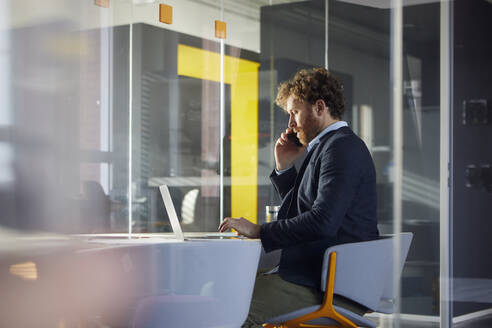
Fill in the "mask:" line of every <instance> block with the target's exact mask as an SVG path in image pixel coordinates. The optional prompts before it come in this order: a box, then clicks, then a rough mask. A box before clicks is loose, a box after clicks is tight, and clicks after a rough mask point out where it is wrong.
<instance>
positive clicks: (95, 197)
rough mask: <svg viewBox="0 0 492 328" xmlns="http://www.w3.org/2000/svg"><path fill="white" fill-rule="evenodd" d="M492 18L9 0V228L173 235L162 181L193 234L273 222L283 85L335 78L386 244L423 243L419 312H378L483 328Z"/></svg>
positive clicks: (217, 0) (451, 5) (407, 7)
mask: <svg viewBox="0 0 492 328" xmlns="http://www.w3.org/2000/svg"><path fill="white" fill-rule="evenodd" d="M162 5H165V6H170V7H172V16H171V18H172V21H171V22H168V23H164V22H161V21H160V20H159V19H160V13H163V11H165V10H166V8H164V7H162V8H161V6H162ZM168 9H169V8H168ZM491 15H492V5H491V4H490V1H487V0H473V1H471V0H456V1H403V0H400V1H396V0H395V1H358V0H315V1H287V0H286V1H274V0H255V1H247V0H243V1H232V0H168V1H165V3H164V2H158V1H153V0H131V1H128V0H95V1H93V0H87V1H85V0H84V1H80V0H50V1H45V2H43V5H42V6H39V8H34V7H33V5H32V2H31V1H27V0H15V1H13V0H10V1H7V0H5V1H0V70H1V72H2V74H0V205H1V207H2V215H1V216H0V228H1V229H2V230H0V232H2V231H6V230H8V229H16V230H18V231H23V232H33V231H42V232H49V233H58V234H60V235H61V236H68V235H69V236H73V235H81V234H83V235H87V234H100V233H101V234H110V233H111V234H118V235H119V236H124V237H125V238H126V237H128V236H132V235H133V236H134V235H135V234H147V233H152V234H154V235H155V234H156V233H163V234H166V233H169V234H170V233H171V231H172V230H171V226H170V223H169V220H168V217H167V214H166V211H165V209H164V204H163V202H162V199H161V196H160V193H159V189H158V187H159V186H160V185H162V184H167V185H168V186H169V188H170V192H171V197H172V199H173V203H174V206H175V208H176V211H177V214H178V217H179V218H180V221H181V225H182V228H183V230H184V231H185V232H187V233H193V232H214V231H216V229H217V226H218V224H219V223H220V221H221V220H222V219H223V218H224V217H227V216H233V217H246V218H248V219H250V220H251V221H252V222H255V223H263V222H265V221H266V220H267V218H266V215H265V206H267V205H280V203H281V200H280V199H279V198H278V196H277V195H276V192H275V190H274V188H273V187H272V185H271V183H270V181H269V175H270V173H271V171H272V169H273V168H274V165H275V163H274V156H273V147H274V144H275V141H276V139H277V138H278V136H279V135H280V133H281V132H282V131H283V130H284V129H285V127H286V126H287V123H288V117H287V116H286V115H285V114H284V113H283V111H282V110H280V109H279V108H278V107H277V106H276V105H275V104H274V99H275V96H276V92H277V86H278V85H279V83H280V82H282V81H284V80H287V79H289V78H291V77H292V76H293V75H294V74H295V72H297V71H298V70H299V69H301V68H308V67H313V66H324V67H327V68H328V69H329V70H330V71H331V72H332V73H333V74H335V75H336V76H338V77H339V78H341V79H342V80H343V82H344V88H345V97H346V114H345V116H344V118H343V119H344V120H345V121H347V122H348V124H349V126H350V127H351V129H352V130H353V131H354V132H355V133H356V134H358V135H359V136H360V137H361V138H362V139H363V140H364V142H365V143H366V145H367V147H368V148H369V150H370V152H371V155H372V157H373V159H374V162H375V165H376V173H377V194H378V220H379V229H380V233H381V234H394V233H398V232H402V231H403V232H412V233H413V242H412V245H411V248H410V251H409V254H408V257H407V259H406V264H405V267H404V269H403V273H402V276H401V280H399V279H398V280H395V287H397V286H401V289H399V295H400V297H399V299H398V302H397V305H398V309H399V312H398V313H400V312H401V315H399V314H398V315H395V316H393V317H391V316H383V315H381V316H379V315H375V314H370V315H369V316H370V317H371V318H375V319H376V320H378V323H379V325H380V326H381V327H387V326H399V325H401V326H405V325H408V326H409V327H411V326H412V325H418V324H421V323H422V322H425V324H428V325H434V326H437V325H439V324H440V325H442V326H446V327H448V326H453V325H454V326H457V327H461V326H465V325H466V324H468V320H482V319H483V317H485V318H486V316H489V315H490V314H491V313H492V312H491V310H490V303H491V302H492V300H491V299H490V297H489V294H490V282H489V280H490V272H491V269H490V265H489V264H488V261H487V260H486V259H487V255H488V253H487V251H488V249H489V246H490V245H489V244H490V242H489V240H490V238H488V235H489V232H490V229H489V225H488V224H487V213H489V212H490V211H489V207H490V205H489V203H490V202H489V201H488V200H489V199H490V189H491V188H490V185H491V183H490V175H491V174H490V165H491V164H490V163H491V154H490V150H489V148H490V147H487V141H488V140H489V139H490V138H489V137H488V136H489V133H490V131H489V130H490V128H489V125H490V120H491V117H490V104H489V102H490V99H488V98H489V97H488V93H489V91H490V90H489V89H490V85H491V83H490V81H489V76H492V75H491V74H488V70H489V68H488V58H489V57H488V55H489V53H490V44H491V43H490V42H489V38H490V37H489V36H488V34H487V33H484V31H487V27H488V22H489V20H490V19H489V18H490V17H491ZM302 160H303V159H302V158H301V159H300V160H299V162H298V163H297V164H300V163H301V162H302ZM448 178H449V181H448ZM448 185H449V187H448ZM9 231H10V230H9ZM163 234H161V235H163ZM60 235H59V236H60ZM139 236H140V235H139ZM395 246H396V247H395V249H396V250H398V249H399V245H395ZM395 259H398V255H397V253H396V252H395ZM448 321H449V322H448Z"/></svg>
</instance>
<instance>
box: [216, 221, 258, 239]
mask: <svg viewBox="0 0 492 328" xmlns="http://www.w3.org/2000/svg"><path fill="white" fill-rule="evenodd" d="M231 228H232V229H236V231H237V232H238V233H239V234H240V235H243V236H245V237H248V238H260V225H258V224H254V223H251V222H250V221H248V220H246V219H245V218H239V219H234V218H225V219H224V221H222V223H221V224H220V225H219V231H220V232H224V231H226V230H227V229H231Z"/></svg>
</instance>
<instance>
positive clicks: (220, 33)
mask: <svg viewBox="0 0 492 328" xmlns="http://www.w3.org/2000/svg"><path fill="white" fill-rule="evenodd" d="M226 30H227V26H226V22H223V21H220V20H216V21H215V37H216V38H219V39H225V38H226Z"/></svg>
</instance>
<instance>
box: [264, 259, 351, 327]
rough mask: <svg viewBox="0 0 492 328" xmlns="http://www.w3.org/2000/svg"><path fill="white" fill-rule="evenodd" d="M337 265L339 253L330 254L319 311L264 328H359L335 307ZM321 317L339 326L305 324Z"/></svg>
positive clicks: (267, 324) (266, 324)
mask: <svg viewBox="0 0 492 328" xmlns="http://www.w3.org/2000/svg"><path fill="white" fill-rule="evenodd" d="M336 263H337V253H336V252H332V253H330V261H329V268H328V279H327V282H326V292H325V296H324V298H323V304H321V307H320V308H319V309H318V310H316V311H314V312H311V313H308V314H305V315H302V316H300V317H298V318H294V319H291V320H289V321H286V322H282V323H279V324H269V323H265V324H263V327H265V328H300V327H302V328H304V327H306V328H331V327H333V328H335V327H336V328H340V327H344V328H357V325H356V324H355V323H353V322H352V321H350V320H349V319H347V318H346V317H344V316H343V315H341V314H340V313H338V312H337V311H336V310H335V308H334V307H333V290H334V288H335V267H336ZM321 317H325V318H330V319H332V320H335V321H336V322H338V323H339V325H336V326H333V325H330V326H321V325H310V324H307V323H305V322H309V321H311V320H314V319H318V318H321Z"/></svg>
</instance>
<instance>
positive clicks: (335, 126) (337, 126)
mask: <svg viewBox="0 0 492 328" xmlns="http://www.w3.org/2000/svg"><path fill="white" fill-rule="evenodd" d="M344 126H348V124H347V122H345V121H338V122H335V123H333V124H331V125H329V126H328V127H327V128H326V129H324V130H323V131H321V133H320V134H318V135H317V136H316V138H314V139H313V140H311V141H310V142H309V144H308V146H307V151H308V152H309V151H310V150H311V149H313V147H314V146H315V145H317V144H318V143H319V140H320V139H321V137H323V136H324V135H325V134H327V133H328V132H330V131H335V130H338V129H340V128H341V127H344Z"/></svg>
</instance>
